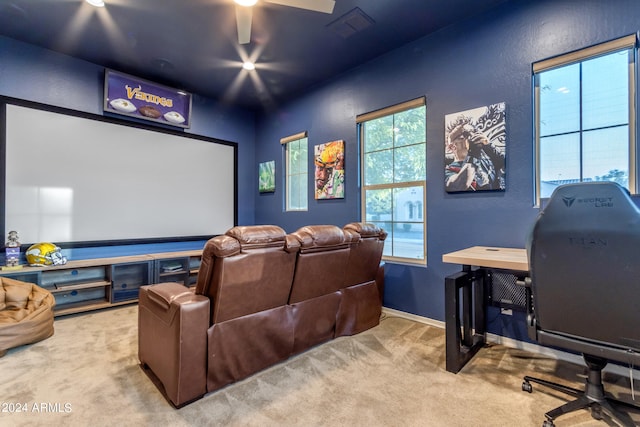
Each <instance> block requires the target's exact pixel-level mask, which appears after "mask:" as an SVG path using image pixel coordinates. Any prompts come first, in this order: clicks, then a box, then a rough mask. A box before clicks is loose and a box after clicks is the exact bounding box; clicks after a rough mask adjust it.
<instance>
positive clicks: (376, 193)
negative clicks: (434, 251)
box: [357, 98, 427, 264]
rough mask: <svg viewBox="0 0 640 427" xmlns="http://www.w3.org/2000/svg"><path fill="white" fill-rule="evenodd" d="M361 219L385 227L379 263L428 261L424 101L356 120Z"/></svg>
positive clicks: (417, 100) (416, 101)
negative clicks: (359, 149) (357, 128)
mask: <svg viewBox="0 0 640 427" xmlns="http://www.w3.org/2000/svg"><path fill="white" fill-rule="evenodd" d="M357 122H358V126H359V135H360V147H361V154H362V162H361V164H362V168H361V172H362V183H363V185H362V188H363V191H362V212H363V220H364V221H366V222H371V223H374V224H377V225H379V226H381V227H382V228H384V229H385V230H386V231H387V233H388V237H387V240H386V241H385V246H384V253H383V258H384V259H386V260H394V261H400V262H410V263H419V264H424V263H425V262H426V244H425V242H426V227H425V219H426V215H425V200H426V145H427V144H426V107H425V100H424V98H419V99H416V100H413V101H408V102H406V103H403V104H399V105H396V106H392V107H388V108H385V109H383V110H379V111H374V112H372V113H368V114H363V115H361V116H358V117H357Z"/></svg>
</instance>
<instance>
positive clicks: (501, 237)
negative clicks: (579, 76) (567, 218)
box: [256, 0, 640, 339]
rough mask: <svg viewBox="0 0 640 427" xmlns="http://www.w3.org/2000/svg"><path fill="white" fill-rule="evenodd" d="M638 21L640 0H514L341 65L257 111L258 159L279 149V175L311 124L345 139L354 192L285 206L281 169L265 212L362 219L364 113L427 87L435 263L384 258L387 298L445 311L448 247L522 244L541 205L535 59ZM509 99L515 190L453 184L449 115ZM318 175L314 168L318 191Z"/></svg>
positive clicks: (427, 311)
mask: <svg viewBox="0 0 640 427" xmlns="http://www.w3.org/2000/svg"><path fill="white" fill-rule="evenodd" d="M639 28H640V7H638V4H637V1H636V0H609V1H601V0H546V1H545V0H539V1H512V2H508V3H506V5H505V6H503V7H500V8H499V9H495V10H493V11H492V12H490V13H488V14H485V15H483V16H478V17H475V18H473V19H471V20H468V21H466V22H460V23H457V24H454V25H452V26H450V27H448V28H446V29H444V30H441V31H439V32H438V33H436V34H433V35H429V36H426V37H424V38H423V39H420V40H418V41H415V42H412V43H410V44H408V45H406V46H404V47H403V48H400V49H397V50H395V51H393V52H391V53H389V54H387V55H385V56H382V57H380V58H378V59H376V60H374V61H372V62H370V63H367V64H364V65H362V66H360V67H358V68H356V69H354V70H351V71H350V72H348V73H345V74H343V75H341V76H339V77H338V78H336V79H335V80H333V81H331V82H328V83H326V84H325V85H323V86H322V87H318V88H316V89H315V90H313V91H311V92H309V93H307V94H306V95H305V96H302V97H300V98H298V99H297V100H296V101H295V102H292V103H290V104H288V105H286V106H282V107H281V108H280V109H279V110H278V111H277V112H274V113H273V114H270V115H268V116H266V117H261V118H259V120H258V128H257V129H258V135H259V141H260V143H259V144H257V145H256V161H257V162H263V161H267V160H276V165H277V171H278V177H282V172H283V167H282V149H281V147H280V144H279V143H278V141H279V139H280V138H281V137H283V136H287V135H290V134H293V133H296V132H299V131H302V130H308V131H309V145H310V147H313V146H314V145H316V144H321V143H324V142H327V141H330V140H333V139H344V140H345V141H346V154H345V158H346V171H345V172H346V197H345V199H344V200H339V201H331V202H327V201H316V200H313V199H310V200H309V211H308V212H305V213H285V212H283V209H282V204H283V202H282V200H283V192H282V182H281V181H282V180H280V182H279V183H278V184H279V188H278V189H277V191H276V193H275V194H273V195H259V196H257V197H256V222H258V223H275V224H278V225H281V226H282V227H284V228H285V229H286V230H287V231H294V230H295V229H297V228H298V227H299V226H301V225H304V224H308V223H331V224H336V225H344V224H346V223H348V222H350V221H356V220H358V219H359V218H360V188H359V183H358V161H359V150H358V141H357V133H356V124H355V117H356V115H358V114H362V113H366V112H370V111H373V110H376V109H379V108H382V107H386V106H389V105H393V104H396V103H399V102H402V101H406V100H410V99H413V98H416V97H419V96H426V100H427V230H428V231H427V233H428V237H427V252H428V254H427V257H428V259H427V260H428V266H427V267H426V268H424V267H413V266H406V265H400V264H393V265H390V264H387V273H386V290H385V296H384V304H385V306H386V307H390V308H393V309H397V310H401V311H406V312H410V313H414V314H418V315H421V316H425V317H429V318H433V319H438V320H444V305H443V303H444V289H443V288H444V278H445V276H447V275H449V274H451V273H453V272H455V271H457V270H458V269H459V267H458V266H455V265H449V264H443V263H442V261H441V258H442V254H443V253H446V252H450V251H454V250H458V249H462V248H465V247H468V246H473V245H492V246H506V247H524V244H525V237H526V235H527V233H528V231H529V229H530V227H531V225H532V223H533V220H534V219H535V217H536V216H537V214H538V211H539V210H538V209H537V208H535V207H534V206H533V122H532V117H533V108H532V103H533V101H532V78H531V64H532V62H535V61H539V60H542V59H545V58H549V57H552V56H555V55H558V54H562V53H566V52H568V51H572V50H576V49H580V48H584V47H587V46H590V45H593V44H596V43H600V42H604V41H608V40H611V39H613V38H617V37H621V36H625V35H628V34H633V33H635V32H636V31H638V29H639ZM502 101H504V102H506V106H507V137H508V140H507V190H506V191H505V192H504V193H476V194H447V193H445V191H444V183H443V181H444V180H443V167H444V116H445V115H446V114H451V113H455V112H458V111H463V110H467V109H470V108H475V107H480V106H485V105H489V104H493V103H497V102H502ZM309 170H310V171H312V170H313V165H312V162H311V159H310V162H309ZM312 186H313V183H312V180H311V178H310V181H309V191H310V194H313V193H312V189H313V187H312ZM490 320H492V321H491V324H490V325H489V328H490V331H492V332H495V333H499V334H503V335H506V336H510V337H514V338H518V339H526V333H525V332H524V322H523V321H522V319H520V320H521V321H520V322H516V323H519V325H518V324H516V325H514V323H513V322H511V321H510V320H511V318H504V317H503V316H499V315H496V316H492V315H491V314H490Z"/></svg>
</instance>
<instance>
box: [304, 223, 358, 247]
mask: <svg viewBox="0 0 640 427" xmlns="http://www.w3.org/2000/svg"><path fill="white" fill-rule="evenodd" d="M292 235H293V236H295V237H296V238H297V239H298V241H299V242H300V248H301V249H311V248H315V249H322V248H334V247H339V246H345V247H346V246H348V245H349V244H350V243H351V235H350V234H349V233H346V232H345V231H343V230H342V229H341V228H340V227H338V226H335V225H307V226H305V227H302V228H300V229H298V230H297V231H296V232H294V233H292Z"/></svg>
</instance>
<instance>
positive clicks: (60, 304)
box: [53, 287, 107, 309]
mask: <svg viewBox="0 0 640 427" xmlns="http://www.w3.org/2000/svg"><path fill="white" fill-rule="evenodd" d="M53 296H54V297H55V299H56V307H55V308H56V309H62V308H65V306H67V305H69V304H75V303H80V302H86V301H99V302H104V301H106V300H107V298H106V295H105V288H104V287H101V288H87V289H70V290H63V291H59V292H56V293H54V294H53Z"/></svg>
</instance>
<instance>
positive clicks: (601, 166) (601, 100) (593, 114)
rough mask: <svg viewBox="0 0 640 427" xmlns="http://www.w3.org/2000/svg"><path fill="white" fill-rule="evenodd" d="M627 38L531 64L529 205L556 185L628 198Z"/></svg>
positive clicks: (630, 79)
mask: <svg viewBox="0 0 640 427" xmlns="http://www.w3.org/2000/svg"><path fill="white" fill-rule="evenodd" d="M634 46H635V35H633V36H629V37H624V38H622V39H618V40H614V41H612V42H608V43H604V44H601V45H598V46H594V47H591V48H588V49H584V50H581V51H578V52H572V53H570V54H566V55H562V56H560V57H556V58H552V59H549V60H546V61H542V62H538V63H535V64H533V72H534V90H535V93H534V98H535V115H536V117H535V123H536V204H539V203H540V199H545V198H548V197H550V196H551V193H553V190H554V189H555V188H556V187H557V186H559V185H562V184H567V183H574V182H583V181H615V182H618V183H619V184H621V185H622V186H624V187H626V188H627V189H629V190H630V191H631V192H632V193H635V192H636V191H635V190H636V188H635V184H636V172H635V169H636V168H635V148H634V147H635V136H634V135H635V126H634V125H633V124H634V122H635V121H634V117H635V111H634V104H635V103H634V102H633V96H634V92H635V91H634V79H635V60H634Z"/></svg>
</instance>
